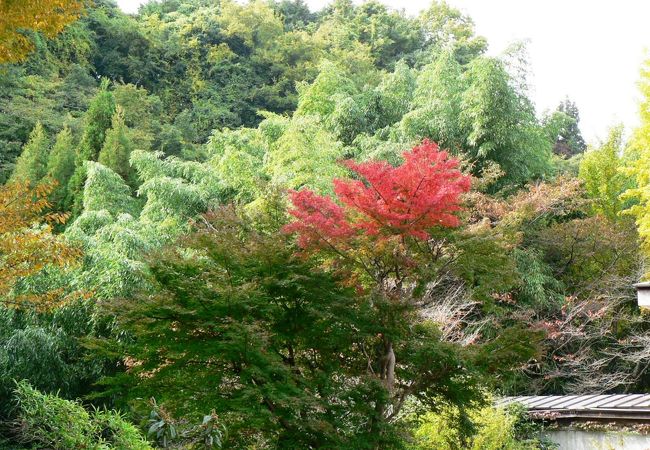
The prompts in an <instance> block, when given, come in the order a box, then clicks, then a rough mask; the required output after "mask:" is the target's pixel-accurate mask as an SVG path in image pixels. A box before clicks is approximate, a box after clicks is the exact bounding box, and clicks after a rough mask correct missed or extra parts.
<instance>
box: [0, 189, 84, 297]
mask: <svg viewBox="0 0 650 450" xmlns="http://www.w3.org/2000/svg"><path fill="white" fill-rule="evenodd" d="M51 190H52V185H48V184H41V185H38V186H36V187H34V188H33V189H31V188H30V187H29V185H28V184H25V183H15V184H10V185H6V186H2V187H0V293H2V294H1V295H3V296H5V299H4V300H5V301H6V297H7V296H9V295H10V294H11V293H12V292H11V291H12V288H13V287H14V285H15V283H16V282H17V281H18V280H19V279H21V278H24V277H28V276H31V275H34V274H36V273H38V272H39V271H41V270H42V269H43V268H45V267H47V266H56V267H67V266H69V265H71V264H74V263H75V262H76V261H77V259H78V257H79V256H80V251H79V250H78V249H76V248H74V247H70V246H69V245H67V244H66V243H65V242H63V241H62V240H61V239H60V238H59V237H58V236H55V235H54V234H52V230H51V228H50V226H49V223H64V222H65V220H66V219H67V215H65V214H58V213H46V210H47V208H49V206H50V205H49V203H48V201H47V196H48V195H49V194H50V192H51ZM61 298H62V295H58V294H56V292H49V293H46V294H43V295H40V296H32V297H30V298H28V299H27V298H25V299H15V300H12V301H11V303H14V304H16V303H21V304H22V303H29V304H31V305H34V306H36V307H38V308H48V307H52V306H55V305H56V304H57V303H59V302H60V299H61Z"/></svg>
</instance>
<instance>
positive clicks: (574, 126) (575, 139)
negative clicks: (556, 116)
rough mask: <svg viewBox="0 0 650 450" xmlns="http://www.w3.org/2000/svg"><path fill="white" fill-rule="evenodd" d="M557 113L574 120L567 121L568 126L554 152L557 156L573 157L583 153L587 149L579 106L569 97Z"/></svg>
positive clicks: (558, 139) (558, 108) (561, 132)
mask: <svg viewBox="0 0 650 450" xmlns="http://www.w3.org/2000/svg"><path fill="white" fill-rule="evenodd" d="M557 111H558V112H561V113H564V114H566V115H567V116H569V117H570V118H571V119H572V120H570V121H567V123H566V126H565V127H564V129H563V130H561V131H560V134H559V136H558V138H557V141H556V142H555V145H554V146H553V152H554V153H555V154H557V155H562V156H566V157H571V156H574V155H577V154H578V153H582V152H584V151H585V149H586V148H587V145H586V144H585V141H584V139H583V138H582V133H581V132H580V113H579V112H578V106H577V105H576V104H575V103H574V102H572V101H571V100H569V98H568V97H567V98H566V99H564V101H562V102H561V103H560V105H559V106H558V107H557Z"/></svg>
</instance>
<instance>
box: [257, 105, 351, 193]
mask: <svg viewBox="0 0 650 450" xmlns="http://www.w3.org/2000/svg"><path fill="white" fill-rule="evenodd" d="M344 155H345V153H344V148H343V146H342V145H341V144H340V143H338V142H336V139H335V138H334V136H333V135H332V134H331V133H329V132H328V131H327V130H326V129H324V128H323V126H322V125H321V122H320V120H319V118H318V117H317V116H299V117H296V118H294V119H293V120H291V122H289V125H288V126H287V129H286V130H285V132H284V133H283V134H282V136H281V137H280V138H279V139H278V140H277V141H275V142H274V143H273V144H272V145H271V149H270V151H269V154H268V156H267V164H266V167H265V171H266V172H267V173H268V175H269V178H270V179H271V181H272V182H273V183H275V184H278V185H281V186H285V187H287V188H290V189H298V188H300V187H303V186H307V187H310V188H312V189H315V190H317V191H318V192H329V191H330V190H331V180H332V178H337V177H341V176H343V175H344V174H345V169H344V168H343V167H342V166H340V165H339V161H340V160H341V159H343V157H344Z"/></svg>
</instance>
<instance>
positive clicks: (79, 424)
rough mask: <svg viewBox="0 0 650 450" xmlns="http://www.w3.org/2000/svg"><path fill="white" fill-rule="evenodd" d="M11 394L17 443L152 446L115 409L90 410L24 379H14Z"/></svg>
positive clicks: (65, 448) (127, 449) (64, 449)
mask: <svg viewBox="0 0 650 450" xmlns="http://www.w3.org/2000/svg"><path fill="white" fill-rule="evenodd" d="M14 394H15V405H16V408H15V410H14V419H13V420H12V421H11V422H10V423H11V425H12V426H11V431H12V436H13V438H14V440H15V441H16V442H17V443H20V444H29V445H31V446H35V447H36V448H48V449H53V450H59V449H61V450H69V449H79V450H82V449H83V450H91V449H92V450H99V449H102V450H105V449H120V450H148V449H151V448H152V447H151V446H150V445H149V444H148V443H147V441H146V440H145V439H144V438H143V437H142V435H141V434H140V432H139V431H138V430H137V428H136V427H134V426H133V425H131V424H130V423H128V422H127V421H126V420H125V419H124V417H123V416H122V415H121V414H120V413H118V412H115V411H108V410H95V411H94V412H93V413H92V414H89V413H88V411H86V409H84V407H83V406H82V405H80V404H79V403H77V402H73V401H70V400H65V399H62V398H59V397H57V396H56V395H51V394H42V393H41V392H39V391H37V390H36V389H34V388H33V387H32V386H30V385H29V383H27V382H25V381H20V382H17V383H16V389H15V391H14ZM2 445H4V444H2ZM0 448H3V447H2V446H1V445H0Z"/></svg>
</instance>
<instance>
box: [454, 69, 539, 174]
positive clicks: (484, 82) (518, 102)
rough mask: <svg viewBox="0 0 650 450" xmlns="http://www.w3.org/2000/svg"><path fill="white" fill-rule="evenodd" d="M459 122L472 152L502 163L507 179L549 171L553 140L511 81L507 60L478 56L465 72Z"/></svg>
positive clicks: (479, 156) (479, 157)
mask: <svg viewBox="0 0 650 450" xmlns="http://www.w3.org/2000/svg"><path fill="white" fill-rule="evenodd" d="M465 77H466V79H467V83H468V88H467V90H465V91H464V92H463V94H462V100H461V113H460V115H459V120H460V123H461V125H462V126H463V127H465V129H466V130H467V135H466V136H467V138H466V139H467V140H466V143H467V145H468V146H469V153H470V155H471V156H472V157H473V158H478V160H479V169H480V166H481V164H480V162H481V161H482V160H485V159H489V160H492V161H494V162H496V163H497V164H499V165H500V166H501V168H502V169H503V170H504V172H505V173H506V177H505V179H504V182H505V181H509V182H511V183H522V182H525V181H527V180H530V179H534V178H539V177H542V176H543V175H545V174H547V173H548V172H549V171H550V156H551V145H550V142H549V141H547V140H546V139H545V137H544V135H543V130H542V128H541V127H540V126H539V124H538V123H537V119H536V118H535V115H534V110H533V107H532V104H531V102H530V100H528V99H527V98H526V97H525V96H524V95H523V93H521V92H518V90H517V89H516V88H515V87H513V86H512V81H511V80H510V77H509V75H508V73H507V72H506V70H505V67H504V65H503V63H502V62H501V61H499V60H496V59H491V58H479V59H476V60H474V61H473V62H472V63H471V64H469V67H468V70H467V72H466V74H465Z"/></svg>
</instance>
